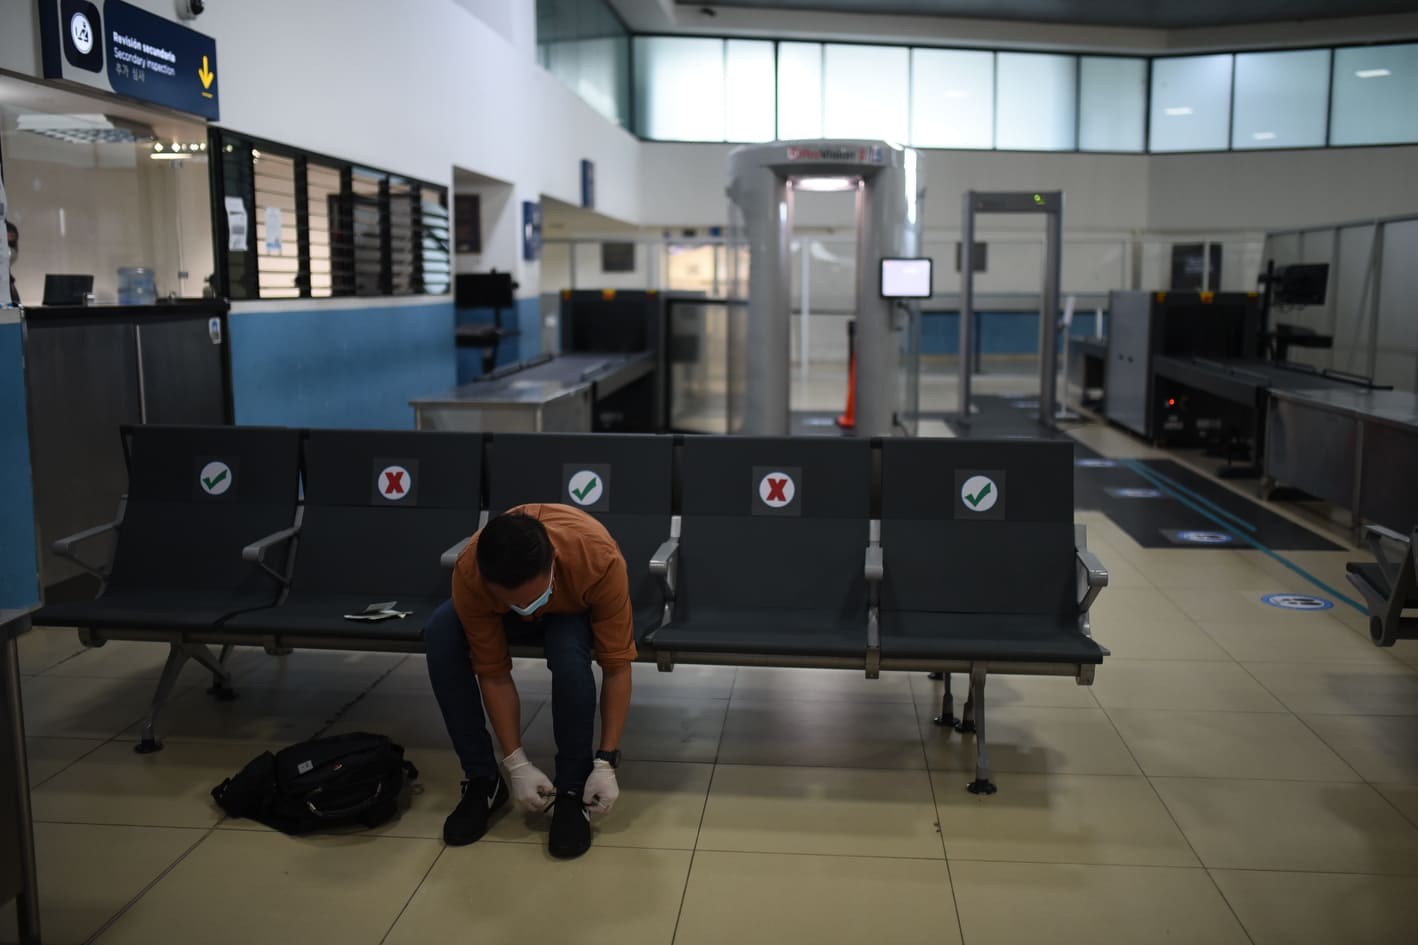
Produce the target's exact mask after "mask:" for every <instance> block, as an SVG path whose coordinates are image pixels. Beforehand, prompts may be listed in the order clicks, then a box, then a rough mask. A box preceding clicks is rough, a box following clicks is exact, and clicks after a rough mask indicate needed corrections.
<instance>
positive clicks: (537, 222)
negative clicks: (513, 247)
mask: <svg viewBox="0 0 1418 945" xmlns="http://www.w3.org/2000/svg"><path fill="white" fill-rule="evenodd" d="M522 258H523V259H524V260H525V261H527V262H536V261H537V260H538V259H541V258H542V205H541V203H540V202H537V201H531V200H524V201H522Z"/></svg>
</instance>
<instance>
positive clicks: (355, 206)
mask: <svg viewBox="0 0 1418 945" xmlns="http://www.w3.org/2000/svg"><path fill="white" fill-rule="evenodd" d="M381 179H382V178H380V177H373V176H370V175H369V174H368V173H367V172H364V171H355V173H354V179H353V181H352V185H351V186H352V188H353V194H352V195H351V198H350V203H351V207H352V213H351V215H350V216H351V220H352V221H353V224H354V229H353V232H352V236H353V244H352V245H353V247H354V294H355V295H385V294H386V291H385V289H384V284H383V283H384V279H383V272H384V264H383V245H384V241H383V237H382V235H381V233H380V221H379V217H380V213H379V189H380V188H379V185H380V182H381Z"/></svg>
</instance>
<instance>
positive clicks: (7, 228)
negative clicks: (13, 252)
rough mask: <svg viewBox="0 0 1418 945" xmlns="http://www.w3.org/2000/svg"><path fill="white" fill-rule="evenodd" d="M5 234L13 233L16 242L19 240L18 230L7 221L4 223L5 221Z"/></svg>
mask: <svg viewBox="0 0 1418 945" xmlns="http://www.w3.org/2000/svg"><path fill="white" fill-rule="evenodd" d="M5 233H6V234H10V233H14V234H15V239H16V240H18V239H19V238H20V228H19V227H17V226H15V224H13V223H11V222H10V221H9V220H6V221H5ZM7 238H8V236H7Z"/></svg>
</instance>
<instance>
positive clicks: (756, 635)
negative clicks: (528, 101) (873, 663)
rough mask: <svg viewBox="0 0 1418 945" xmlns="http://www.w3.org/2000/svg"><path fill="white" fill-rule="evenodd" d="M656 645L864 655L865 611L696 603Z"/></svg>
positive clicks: (664, 630) (659, 635)
mask: <svg viewBox="0 0 1418 945" xmlns="http://www.w3.org/2000/svg"><path fill="white" fill-rule="evenodd" d="M655 648H656V649H657V650H668V651H671V652H682V653H746V654H752V655H773V656H778V655H781V656H837V657H841V656H848V657H851V656H857V657H861V658H862V659H863V661H865V658H866V656H865V654H866V648H867V618H866V614H865V613H858V614H845V615H844V614H842V613H840V612H837V611H826V610H822V611H814V610H770V609H760V610H710V609H696V610H695V612H694V613H693V614H692V615H690V616H689V617H688V618H687V619H684V620H680V619H678V618H676V619H674V620H672V621H671V622H670V624H669V626H667V627H663V628H661V629H660V630H659V631H657V632H656V634H655Z"/></svg>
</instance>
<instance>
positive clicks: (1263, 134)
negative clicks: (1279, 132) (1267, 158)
mask: <svg viewBox="0 0 1418 945" xmlns="http://www.w3.org/2000/svg"><path fill="white" fill-rule="evenodd" d="M1251 137H1252V138H1255V139H1256V140H1257V141H1274V140H1275V132H1273V131H1257V132H1256V133H1255V134H1253V135H1251Z"/></svg>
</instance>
